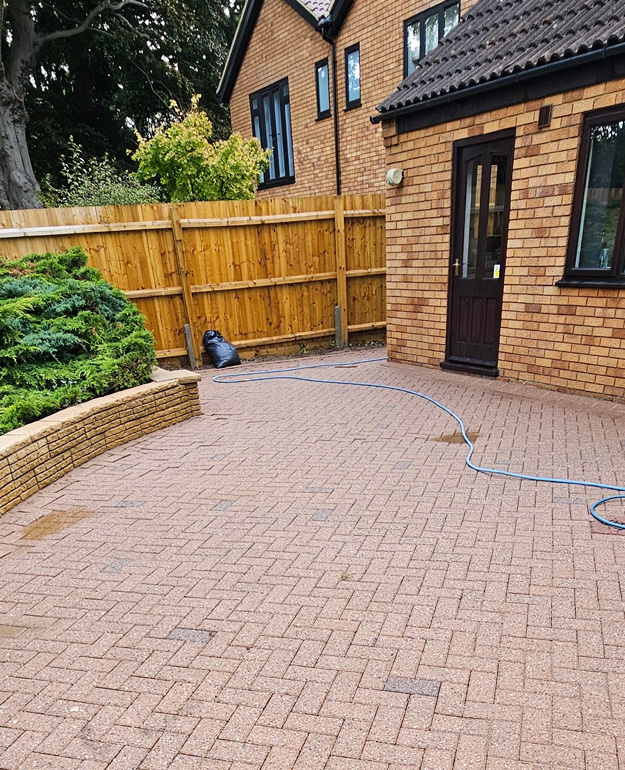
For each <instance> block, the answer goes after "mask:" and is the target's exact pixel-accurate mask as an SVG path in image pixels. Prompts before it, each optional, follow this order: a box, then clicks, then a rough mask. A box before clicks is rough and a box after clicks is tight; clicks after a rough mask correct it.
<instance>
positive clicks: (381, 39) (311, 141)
mask: <svg viewBox="0 0 625 770" xmlns="http://www.w3.org/2000/svg"><path fill="white" fill-rule="evenodd" d="M474 2H475V0H465V2H462V1H461V10H462V12H463V13H464V12H466V11H467V10H468V9H469V8H470V7H471V5H473V3H474ZM437 4H438V3H437V2H432V0H393V2H392V3H388V2H382V0H355V1H354V3H353V5H352V7H351V9H350V11H349V13H348V15H347V18H346V19H345V21H344V23H343V27H342V28H341V30H340V32H339V34H338V36H337V40H336V59H337V85H338V116H339V146H340V151H341V177H342V192H344V193H354V194H366V193H383V192H384V189H385V187H386V185H385V182H384V174H385V170H386V161H385V153H384V144H383V142H382V130H381V128H380V126H379V125H376V126H374V125H372V124H371V121H370V119H369V118H370V117H371V115H374V114H375V113H376V110H375V108H376V105H378V104H379V103H380V102H381V101H383V100H384V99H385V98H386V97H387V96H389V95H390V94H391V93H392V92H393V91H394V90H395V88H396V87H397V85H398V84H399V83H400V82H401V80H402V79H403V66H404V59H403V55H404V54H403V36H404V20H405V19H408V18H410V17H411V16H414V15H415V14H417V13H420V12H421V11H424V10H426V9H427V8H430V7H433V6H434V5H437ZM354 43H360V69H361V102H362V105H361V106H360V107H357V108H355V109H352V110H345V77H344V75H345V48H347V47H348V46H350V45H352V44H354ZM325 57H328V60H330V57H331V48H330V45H329V44H328V43H326V42H325V41H324V40H323V39H322V38H321V35H320V34H319V33H318V32H317V31H316V30H314V29H313V27H312V26H311V25H310V24H308V22H306V21H304V19H303V18H302V17H301V16H300V15H299V14H298V13H297V12H296V11H294V10H293V9H292V8H291V7H290V6H288V5H287V3H286V2H285V0H264V2H263V5H262V8H261V11H260V14H259V17H258V21H257V23H256V27H255V29H254V32H253V34H252V37H251V39H250V44H249V47H248V49H247V53H246V55H245V58H244V61H243V64H242V66H241V69H240V72H239V76H238V78H237V82H236V85H235V87H234V90H233V93H232V97H231V100H230V109H231V114H232V129H233V131H235V132H237V133H240V134H242V135H243V136H245V137H250V136H252V124H251V117H250V105H249V96H250V94H251V93H254V92H255V91H258V90H259V89H260V88H263V87H265V86H268V85H270V84H271V83H274V82H276V81H277V80H281V79H282V78H284V77H288V78H289V92H290V101H291V119H292V124H293V150H294V159H295V183H294V184H291V185H286V186H283V187H274V188H270V189H269V190H262V191H260V192H259V193H258V197H265V198H274V197H283V196H284V197H292V196H297V195H330V194H333V193H334V192H335V191H336V184H335V165H334V126H333V122H334V118H333V117H330V118H326V119H324V120H321V121H317V97H316V86H315V62H317V61H319V60H320V59H323V58H325ZM330 63H331V62H330Z"/></svg>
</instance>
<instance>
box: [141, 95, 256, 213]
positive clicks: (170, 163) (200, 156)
mask: <svg viewBox="0 0 625 770" xmlns="http://www.w3.org/2000/svg"><path fill="white" fill-rule="evenodd" d="M198 102H199V96H195V97H193V100H192V106H191V109H190V110H189V111H188V112H187V113H184V112H183V111H181V110H180V108H179V107H178V105H176V104H173V105H172V109H173V110H174V111H175V113H176V114H177V116H178V120H177V121H176V122H174V123H172V124H171V125H170V126H161V127H159V128H157V129H156V131H155V133H154V136H153V137H152V138H151V139H144V138H143V137H142V136H141V135H140V134H139V135H138V137H137V138H138V140H139V149H138V150H137V152H136V153H135V154H134V156H133V157H134V159H135V160H137V161H138V162H139V169H138V171H137V176H138V178H139V179H140V180H143V181H150V180H152V179H156V180H157V181H158V182H159V183H160V185H161V186H162V187H163V188H164V190H165V192H166V194H167V196H168V199H169V200H170V201H173V202H182V201H210V200H244V199H246V198H253V197H254V192H255V190H256V184H257V183H258V177H259V176H260V174H261V173H262V172H263V171H266V170H267V168H268V167H269V151H268V150H263V149H262V148H261V146H260V142H259V141H258V139H249V140H245V139H243V138H242V137H241V136H239V135H238V134H233V135H232V136H230V137H229V138H228V139H227V140H225V141H219V142H211V141H210V139H211V136H212V131H213V127H212V124H211V121H210V120H209V118H208V116H207V115H206V113H205V112H202V111H201V110H199V109H198Z"/></svg>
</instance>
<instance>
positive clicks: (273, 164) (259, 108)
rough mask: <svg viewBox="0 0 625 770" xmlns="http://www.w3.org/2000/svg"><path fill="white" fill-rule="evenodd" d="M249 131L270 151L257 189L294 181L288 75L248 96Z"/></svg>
mask: <svg viewBox="0 0 625 770" xmlns="http://www.w3.org/2000/svg"><path fill="white" fill-rule="evenodd" d="M250 108H251V111H252V132H253V134H254V136H255V137H256V138H257V139H258V141H259V142H260V143H261V145H262V147H263V148H264V149H266V150H267V149H269V150H271V157H270V159H269V168H268V169H267V171H265V172H264V173H263V174H261V177H260V182H259V185H258V187H259V189H261V190H262V189H266V188H268V187H277V186H278V185H283V184H291V183H293V182H294V181H295V170H294V165H293V139H292V138H291V104H290V102H289V81H288V78H284V80H280V81H279V82H278V83H273V84H272V85H270V86H267V88H263V89H262V90H261V91H257V92H256V93H254V94H252V95H251V96H250Z"/></svg>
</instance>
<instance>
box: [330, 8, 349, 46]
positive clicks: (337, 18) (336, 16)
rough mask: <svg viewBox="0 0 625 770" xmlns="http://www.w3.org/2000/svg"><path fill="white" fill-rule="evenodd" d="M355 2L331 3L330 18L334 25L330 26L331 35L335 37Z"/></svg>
mask: <svg viewBox="0 0 625 770" xmlns="http://www.w3.org/2000/svg"><path fill="white" fill-rule="evenodd" d="M353 2H354V0H332V2H331V3H330V11H329V14H330V18H331V19H332V24H331V25H330V35H331V36H332V37H334V35H336V34H337V33H338V32H339V30H340V29H341V27H342V26H343V22H344V21H345V17H346V16H347V14H348V13H349V9H350V8H351V7H352V4H353Z"/></svg>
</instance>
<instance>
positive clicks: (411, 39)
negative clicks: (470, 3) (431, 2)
mask: <svg viewBox="0 0 625 770" xmlns="http://www.w3.org/2000/svg"><path fill="white" fill-rule="evenodd" d="M459 21H460V1H459V0H446V2H444V3H440V4H439V5H435V6H434V7H433V8H428V10H427V11H423V13H420V14H418V15H417V16H413V17H412V19H408V21H405V22H404V77H407V76H408V75H410V73H411V72H413V71H414V70H415V69H416V67H417V64H418V63H419V59H421V58H422V57H423V56H425V55H426V54H427V53H430V51H433V50H434V49H435V48H436V47H437V46H438V44H439V43H440V41H441V40H442V38H443V37H444V36H445V35H447V34H448V33H449V32H451V30H452V29H453V28H454V27H455V26H456V25H457V24H458V22H459Z"/></svg>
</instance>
